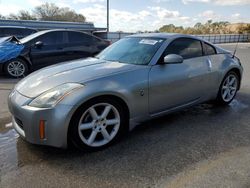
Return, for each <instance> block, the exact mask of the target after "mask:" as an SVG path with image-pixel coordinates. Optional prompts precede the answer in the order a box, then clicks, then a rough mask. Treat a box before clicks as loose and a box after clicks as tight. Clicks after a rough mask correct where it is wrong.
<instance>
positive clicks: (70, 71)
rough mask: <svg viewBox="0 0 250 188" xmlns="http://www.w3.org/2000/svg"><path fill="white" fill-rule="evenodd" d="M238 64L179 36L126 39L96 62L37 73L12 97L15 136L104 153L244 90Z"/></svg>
mask: <svg viewBox="0 0 250 188" xmlns="http://www.w3.org/2000/svg"><path fill="white" fill-rule="evenodd" d="M242 71H243V69H242V66H241V63H240V61H239V59H238V58H237V57H235V56H234V55H232V54H231V53H229V52H228V51H226V50H223V49H221V48H219V47H217V46H214V45H212V44H210V43H209V42H207V41H203V40H201V39H199V38H196V37H192V36H188V35H180V34H159V33H158V34H139V35H133V36H129V37H126V38H124V39H121V40H120V41H118V42H116V43H114V44H113V45H111V46H110V47H108V48H106V49H105V50H104V51H103V52H101V53H100V54H99V55H97V56H96V57H95V58H88V59H84V60H83V59H82V60H76V61H71V62H67V63H62V64H59V65H55V66H50V67H47V68H44V69H41V70H39V71H37V72H34V73H32V74H31V75H29V76H27V77H26V78H24V79H23V80H21V81H20V82H19V83H18V84H17V85H16V87H15V88H14V89H13V91H12V92H11V93H10V95H9V99H8V104H9V109H10V112H11V113H12V116H13V119H12V121H13V125H14V127H15V129H16V131H17V132H18V133H19V134H20V135H21V137H23V138H24V139H25V140H27V141H28V142H31V143H33V144H41V145H49V146H54V147H62V148H65V147H67V145H68V143H69V142H72V143H74V144H75V145H77V146H78V147H80V148H83V149H100V148H103V147H105V146H108V145H110V144H111V143H113V142H114V141H116V140H117V139H118V138H119V137H120V136H121V135H123V134H124V133H125V132H126V131H128V130H131V129H133V127H134V126H135V125H137V124H139V123H141V122H143V121H146V120H149V119H151V118H154V117H158V116H162V115H164V114H168V113H170V112H173V111H176V110H180V109H183V108H186V107H189V106H191V105H196V104H198V103H203V102H206V101H210V100H215V101H217V103H219V104H229V103H230V102H231V101H232V100H233V99H234V97H235V95H236V92H237V91H238V90H239V88H240V83H241V78H242Z"/></svg>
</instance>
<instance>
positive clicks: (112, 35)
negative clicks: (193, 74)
mask: <svg viewBox="0 0 250 188" xmlns="http://www.w3.org/2000/svg"><path fill="white" fill-rule="evenodd" d="M133 34H135V33H124V32H109V33H108V34H107V33H95V35H97V36H99V37H101V38H104V39H108V40H110V41H111V42H116V41H118V40H119V39H121V38H123V37H125V36H128V35H133ZM194 36H196V37H199V38H201V39H204V40H207V41H209V42H211V43H214V44H220V43H235V42H250V33H248V34H213V35H194Z"/></svg>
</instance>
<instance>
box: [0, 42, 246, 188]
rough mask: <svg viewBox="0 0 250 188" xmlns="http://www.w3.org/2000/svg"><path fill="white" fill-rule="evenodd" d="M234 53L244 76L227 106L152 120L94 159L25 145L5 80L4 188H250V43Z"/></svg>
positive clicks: (0, 151)
mask: <svg viewBox="0 0 250 188" xmlns="http://www.w3.org/2000/svg"><path fill="white" fill-rule="evenodd" d="M221 46H222V47H224V48H226V49H229V50H233V49H234V47H235V44H225V45H221ZM236 55H237V56H238V57H240V59H241V61H242V64H243V67H244V76H243V81H242V88H241V90H240V91H239V93H238V94H237V97H236V99H235V100H234V101H233V102H232V103H231V104H230V105H229V106H227V107H218V106H215V105H212V104H201V105H197V106H195V107H192V108H189V109H185V110H182V111H180V112H177V113H173V114H170V115H167V116H165V117H162V118H159V119H155V120H152V121H149V122H147V123H144V124H141V125H139V126H138V127H137V128H136V129H135V130H134V131H132V132H131V133H129V135H128V136H127V137H125V138H123V139H122V140H121V141H119V142H118V143H117V144H115V145H112V146H111V147H109V148H107V149H105V150H102V151H99V152H92V153H83V152H80V151H77V150H75V149H69V150H61V149H56V148H51V147H42V146H36V145H32V144H29V143H26V142H25V141H23V140H22V139H21V138H20V137H19V136H18V134H17V133H16V132H15V131H14V130H13V128H12V124H11V123H10V114H9V112H8V108H7V102H6V100H7V96H8V93H9V92H10V89H11V88H13V86H14V84H15V82H16V80H13V79H6V78H4V77H0V187H4V188H5V187H6V188H8V187H11V188H12V187H24V188H29V187H38V188H39V187H91V188H92V187H119V188H121V187H130V188H133V187H174V188H175V187H176V188H182V187H188V188H189V187H190V188H195V187H204V188H205V187H213V188H216V187H232V188H233V187H236V188H245V187H246V188H247V187H250V74H249V72H250V43H246V44H240V45H239V47H238V50H237V54H236Z"/></svg>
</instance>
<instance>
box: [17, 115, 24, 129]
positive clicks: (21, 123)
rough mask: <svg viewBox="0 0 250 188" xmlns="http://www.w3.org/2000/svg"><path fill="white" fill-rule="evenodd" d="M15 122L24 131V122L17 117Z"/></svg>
mask: <svg viewBox="0 0 250 188" xmlns="http://www.w3.org/2000/svg"><path fill="white" fill-rule="evenodd" d="M15 122H16V124H17V125H18V126H19V127H20V128H21V129H22V130H23V122H22V121H21V120H20V119H18V118H16V117H15Z"/></svg>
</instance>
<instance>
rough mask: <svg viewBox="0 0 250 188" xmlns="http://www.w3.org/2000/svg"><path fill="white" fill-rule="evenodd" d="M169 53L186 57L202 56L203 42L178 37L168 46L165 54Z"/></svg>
mask: <svg viewBox="0 0 250 188" xmlns="http://www.w3.org/2000/svg"><path fill="white" fill-rule="evenodd" d="M168 54H178V55H181V56H182V57H183V58H184V59H187V58H194V57H199V56H202V47H201V42H200V41H199V40H194V39H189V38H180V39H176V40H175V41H173V42H172V43H171V44H170V45H169V46H168V47H167V49H166V52H165V55H168Z"/></svg>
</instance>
